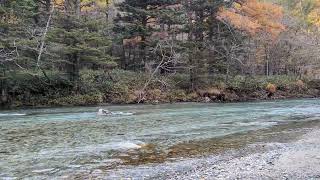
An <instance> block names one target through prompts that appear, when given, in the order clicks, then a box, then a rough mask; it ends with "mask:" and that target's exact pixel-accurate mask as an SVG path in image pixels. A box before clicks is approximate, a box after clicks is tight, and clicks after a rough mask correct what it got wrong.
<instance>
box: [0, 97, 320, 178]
mask: <svg viewBox="0 0 320 180" xmlns="http://www.w3.org/2000/svg"><path fill="white" fill-rule="evenodd" d="M98 108H104V109H108V110H110V111H112V112H116V113H115V114H114V115H111V116H98V115H97V111H98ZM318 119H320V100H319V99H300V100H277V101H268V102H245V103H229V104H199V103H182V104H162V105H126V106H105V107H72V108H41V109H21V110H2V111H0V179H21V178H26V179H43V178H49V179H55V178H56V179H68V178H76V177H81V176H82V175H87V174H90V173H92V172H93V171H95V170H97V169H99V170H112V169H115V168H117V167H119V166H121V167H126V166H136V165H141V164H148V163H163V162H166V161H170V160H174V159H177V158H179V157H182V156H192V155H197V154H198V155H199V154H202V155H203V154H205V153H214V152H215V151H216V150H221V149H223V147H229V148H236V147H237V146H238V145H240V144H232V143H231V142H230V141H228V140H230V139H232V138H234V137H237V136H239V135H241V134H242V135H243V134H246V133H249V132H253V131H255V132H257V131H264V130H267V129H272V128H275V127H278V126H284V127H287V126H288V127H290V126H294V125H295V124H297V123H301V122H303V123H308V122H314V121H317V120H318ZM271 132H272V131H271ZM268 133H270V132H269V131H268ZM232 135H234V136H232ZM213 141H214V142H215V143H213V144H214V145H212V142H213ZM228 142H230V143H229V144H228ZM208 147H209V148H208Z"/></svg>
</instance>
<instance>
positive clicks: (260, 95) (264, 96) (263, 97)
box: [0, 89, 320, 110]
mask: <svg viewBox="0 0 320 180" xmlns="http://www.w3.org/2000/svg"><path fill="white" fill-rule="evenodd" d="M192 96H193V97H192V98H188V99H186V98H181V99H176V100H174V101H172V100H170V99H159V98H155V99H152V98H149V99H148V100H146V101H142V102H139V103H138V102H128V103H116V102H103V103H88V104H77V103H75V104H74V103H62V104H50V105H49V104H32V105H30V104H29V105H25V104H7V105H0V109H1V110H14V109H33V108H59V107H85V106H86V107H96V106H113V105H120V106H122V105H123V106H124V105H162V104H179V103H207V104H216V103H242V102H260V101H274V100H294V99H306V98H309V99H318V98H320V91H319V90H318V89H308V90H305V91H304V92H302V91H300V92H299V91H297V92H295V93H290V92H286V91H277V92H275V93H273V94H272V95H271V96H269V92H268V91H266V90H261V91H255V92H251V93H244V92H235V91H233V92H230V91H229V92H227V93H223V94H218V95H216V94H213V95H212V94H211V95H210V93H205V94H204V95H202V96H201V95H195V94H193V95H192ZM53 101H55V99H53ZM48 103H50V102H48Z"/></svg>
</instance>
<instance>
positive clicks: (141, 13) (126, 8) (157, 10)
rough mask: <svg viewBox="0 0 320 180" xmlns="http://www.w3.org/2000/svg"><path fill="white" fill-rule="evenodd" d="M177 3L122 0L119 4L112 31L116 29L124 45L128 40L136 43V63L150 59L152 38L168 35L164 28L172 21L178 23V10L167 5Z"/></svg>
mask: <svg viewBox="0 0 320 180" xmlns="http://www.w3.org/2000/svg"><path fill="white" fill-rule="evenodd" d="M176 4H178V1H177V0H158V1H144V0H125V1H123V2H122V3H120V4H119V5H118V8H119V11H120V13H119V14H118V17H117V18H116V20H115V22H116V27H115V32H118V35H119V36H120V39H121V40H122V42H123V45H124V46H126V45H127V44H129V45H135V46H138V51H139V58H140V61H139V62H138V63H137V64H138V66H140V67H141V66H146V65H147V61H148V59H150V57H149V56H150V54H149V53H148V51H149V48H150V47H152V46H155V43H154V42H153V40H154V39H157V38H168V32H165V31H168V30H169V29H170V26H171V25H174V24H177V23H178V22H177V18H175V16H176V17H178V16H179V15H178V14H177V11H175V10H174V9H172V8H167V7H169V6H171V7H172V6H173V5H176ZM119 32H121V33H119ZM156 32H162V33H160V34H159V33H156ZM155 36H156V37H155ZM123 53H126V52H123ZM124 61H125V59H124ZM124 64H128V63H124ZM134 66H135V65H134ZM125 68H126V67H125Z"/></svg>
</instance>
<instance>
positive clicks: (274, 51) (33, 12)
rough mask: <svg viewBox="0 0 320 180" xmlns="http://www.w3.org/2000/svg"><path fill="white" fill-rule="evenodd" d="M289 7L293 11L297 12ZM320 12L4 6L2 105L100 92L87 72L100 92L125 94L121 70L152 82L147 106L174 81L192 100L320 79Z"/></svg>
mask: <svg viewBox="0 0 320 180" xmlns="http://www.w3.org/2000/svg"><path fill="white" fill-rule="evenodd" d="M277 3H278V2H277ZM281 3H283V5H285V6H284V7H285V8H286V10H287V11H289V12H293V10H292V9H295V7H296V6H298V5H297V4H294V2H291V1H281ZM300 5H301V4H300ZM301 6H302V5H301ZM290 8H291V9H290ZM308 8H309V9H308ZM316 8H317V2H316V1H315V3H313V4H312V7H311V5H310V6H309V5H305V6H304V8H303V9H304V10H305V12H304V16H302V15H301V16H300V15H299V16H297V13H295V14H294V15H293V14H290V13H285V11H284V10H283V8H282V7H281V6H280V5H276V4H273V3H271V2H260V1H257V0H233V1H232V0H229V1H225V0H215V1H212V0H192V1H191V0H157V1H155V0H150V1H146V0H123V1H119V2H117V1H116V2H112V1H109V0H1V1H0V73H1V74H0V84H1V88H0V89H1V93H2V94H1V97H2V100H1V102H2V103H7V102H8V101H12V100H14V99H17V97H19V98H20V99H19V98H18V99H19V100H21V99H24V98H29V99H30V98H31V97H33V95H36V96H38V95H39V94H42V95H43V96H50V97H52V98H57V97H60V96H65V95H70V94H72V95H75V94H88V93H91V92H92V91H93V90H92V88H93V85H88V86H86V84H88V83H89V82H88V81H90V80H88V79H85V77H87V76H86V75H83V76H82V75H81V73H82V72H85V71H88V70H90V71H94V72H96V74H99V73H100V74H99V75H95V76H94V78H93V79H94V80H93V81H95V82H93V84H95V85H94V87H95V89H97V91H99V92H102V91H104V89H108V88H106V86H107V85H106V84H108V82H109V81H110V82H111V83H113V84H112V85H111V86H112V87H111V89H114V88H115V87H117V86H116V85H117V82H118V81H117V78H118V77H115V76H116V75H115V74H113V73H112V72H114V71H115V70H119V69H120V70H123V71H127V72H135V73H138V74H139V73H140V74H143V76H144V77H143V78H142V79H143V80H142V81H143V84H142V85H141V86H140V88H137V89H136V90H137V91H138V94H139V95H138V96H139V100H138V101H140V100H142V99H143V97H144V96H145V95H144V93H145V92H144V91H145V90H146V88H147V86H148V85H149V84H150V83H152V82H153V81H154V79H157V80H156V81H159V82H160V84H161V86H168V83H170V82H167V81H166V80H164V78H162V77H167V76H170V75H183V76H184V79H183V80H184V81H187V83H185V86H184V89H188V90H190V91H195V90H197V89H199V88H201V87H202V86H204V85H205V84H206V83H207V82H208V81H210V79H213V78H215V77H223V81H224V83H226V84H227V83H228V81H229V79H230V78H232V77H235V76H236V75H243V76H257V75H266V76H270V75H283V74H285V75H292V76H303V75H310V74H313V75H314V74H315V71H316V69H317V64H318V63H317V60H318V57H319V53H320V52H319V50H318V46H317V45H318V43H319V38H318V36H317V33H318V31H317V28H316V27H317V25H318V24H317V23H318V19H317V17H314V16H313V15H312V13H313V12H314V11H316V10H315V9H316ZM112 12H113V13H112ZM270 12H272V13H270ZM302 14H303V13H302ZM310 14H311V15H310ZM300 17H305V18H302V20H301V19H300ZM300 22H306V24H307V25H308V28H309V29H310V31H305V28H304V27H303V26H301V24H300ZM311 29H312V31H311ZM310 52H312V53H310ZM310 67H311V68H310ZM98 72H99V73H98ZM116 74H117V73H116ZM129 74H130V73H129ZM136 75H137V74H136ZM101 79H103V80H101ZM91 80H92V79H91ZM171 83H172V82H171ZM176 83H177V82H176ZM102 84H103V85H102ZM109 89H110V87H109ZM120 89H121V88H120ZM115 91H116V90H109V91H108V92H106V93H107V94H112V92H115ZM122 91H126V90H122ZM32 94H33V95H32ZM133 94H134V93H133ZM136 94H137V93H136ZM20 96H21V97H20ZM106 96H107V95H103V97H104V98H105V99H108V98H106ZM10 98H11V100H10ZM21 101H22V100H21ZM29 101H32V100H29Z"/></svg>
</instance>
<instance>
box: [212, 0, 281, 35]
mask: <svg viewBox="0 0 320 180" xmlns="http://www.w3.org/2000/svg"><path fill="white" fill-rule="evenodd" d="M282 17H283V9H282V8H281V7H280V6H278V5H275V4H272V3H268V2H260V1H258V0H246V1H244V2H242V3H234V5H233V7H232V8H228V9H227V8H222V9H221V10H220V12H219V13H218V16H217V18H218V19H219V20H221V21H224V22H227V23H228V24H230V25H232V26H233V27H235V28H237V29H240V30H243V31H245V32H247V33H249V34H250V35H256V34H258V33H267V34H268V35H270V36H271V37H272V38H275V37H277V36H278V35H279V34H280V33H281V32H282V31H284V30H285V27H284V25H283V24H282V23H281V19H282Z"/></svg>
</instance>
